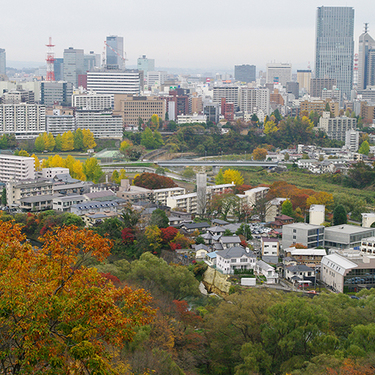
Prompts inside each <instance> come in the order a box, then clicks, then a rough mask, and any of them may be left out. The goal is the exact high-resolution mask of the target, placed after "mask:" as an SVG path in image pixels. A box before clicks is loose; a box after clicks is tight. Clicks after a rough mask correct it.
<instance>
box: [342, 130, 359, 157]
mask: <svg viewBox="0 0 375 375" xmlns="http://www.w3.org/2000/svg"><path fill="white" fill-rule="evenodd" d="M345 147H346V148H347V149H349V150H350V151H352V152H357V151H358V147H359V132H358V131H356V130H347V131H346V133H345Z"/></svg>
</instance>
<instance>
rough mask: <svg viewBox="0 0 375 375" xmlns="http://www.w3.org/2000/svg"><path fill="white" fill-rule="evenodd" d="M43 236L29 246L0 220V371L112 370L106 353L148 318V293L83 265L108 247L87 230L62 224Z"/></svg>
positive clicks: (11, 225) (103, 254)
mask: <svg viewBox="0 0 375 375" xmlns="http://www.w3.org/2000/svg"><path fill="white" fill-rule="evenodd" d="M42 241H43V247H42V248H41V249H34V248H32V246H31V245H30V243H28V242H26V241H25V237H24V236H23V235H22V234H21V231H20V227H19V226H18V225H16V224H14V223H12V222H0V373H2V374H94V373H95V374H114V373H116V371H115V370H113V369H112V364H111V357H110V351H112V350H114V349H115V348H118V347H121V346H122V345H123V344H124V343H125V342H127V341H130V340H132V338H133V336H134V329H135V328H136V327H137V326H140V325H144V324H148V323H149V322H150V321H151V317H152V315H153V313H154V311H153V310H152V309H151V308H150V307H149V302H150V298H151V297H150V296H149V295H148V294H147V293H146V292H145V291H144V290H132V289H131V288H129V287H127V286H125V287H123V288H115V287H114V286H113V284H112V282H111V281H109V280H108V278H105V277H103V276H102V275H100V274H99V272H98V271H97V270H96V268H87V267H85V266H84V263H85V260H86V259H87V258H88V257H94V258H96V259H97V260H99V261H102V260H103V259H104V258H105V257H106V256H108V255H109V251H110V242H109V241H108V240H107V239H104V238H102V237H100V236H99V235H97V234H94V233H93V232H92V231H87V230H82V229H78V228H77V227H63V228H61V229H59V230H58V231H55V232H53V231H51V232H48V233H47V234H46V235H45V236H44V237H43V239H42Z"/></svg>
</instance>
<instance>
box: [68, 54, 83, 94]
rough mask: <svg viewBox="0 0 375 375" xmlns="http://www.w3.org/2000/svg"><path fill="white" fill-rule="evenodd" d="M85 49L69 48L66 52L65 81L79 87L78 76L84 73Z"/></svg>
mask: <svg viewBox="0 0 375 375" xmlns="http://www.w3.org/2000/svg"><path fill="white" fill-rule="evenodd" d="M83 56H84V55H83V49H74V48H73V47H69V48H68V49H65V50H64V81H67V82H71V83H73V86H74V87H78V75H79V74H83V73H84V58H83Z"/></svg>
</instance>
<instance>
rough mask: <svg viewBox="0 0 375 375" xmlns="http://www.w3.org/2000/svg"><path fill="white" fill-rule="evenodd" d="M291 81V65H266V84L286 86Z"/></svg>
mask: <svg viewBox="0 0 375 375" xmlns="http://www.w3.org/2000/svg"><path fill="white" fill-rule="evenodd" d="M291 80H292V64H288V63H280V64H275V63H270V64H267V77H266V82H267V83H281V84H282V85H283V86H286V83H287V82H290V81H291Z"/></svg>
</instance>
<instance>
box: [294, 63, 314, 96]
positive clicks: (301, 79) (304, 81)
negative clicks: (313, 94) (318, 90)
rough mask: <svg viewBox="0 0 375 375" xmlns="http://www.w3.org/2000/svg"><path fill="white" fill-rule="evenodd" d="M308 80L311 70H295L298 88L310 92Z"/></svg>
mask: <svg viewBox="0 0 375 375" xmlns="http://www.w3.org/2000/svg"><path fill="white" fill-rule="evenodd" d="M310 80H311V70H310V69H306V70H297V82H298V83H299V88H300V90H305V92H306V93H308V94H310Z"/></svg>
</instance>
